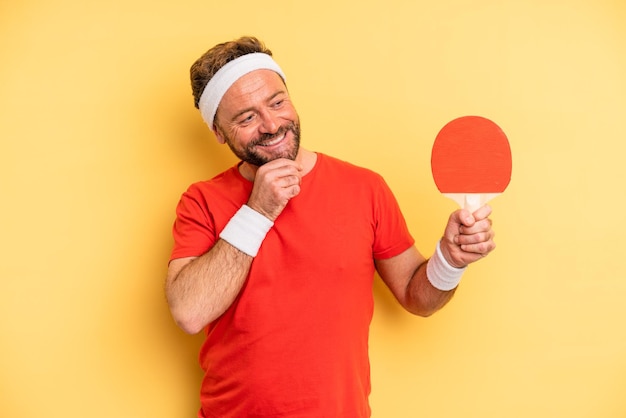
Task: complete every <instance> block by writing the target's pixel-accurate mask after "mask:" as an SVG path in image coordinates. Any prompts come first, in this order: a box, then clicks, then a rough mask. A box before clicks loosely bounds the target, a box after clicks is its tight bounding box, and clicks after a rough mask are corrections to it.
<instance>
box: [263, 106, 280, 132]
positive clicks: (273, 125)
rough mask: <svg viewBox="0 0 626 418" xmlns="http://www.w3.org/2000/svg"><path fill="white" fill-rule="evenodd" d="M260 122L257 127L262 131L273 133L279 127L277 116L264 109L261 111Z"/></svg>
mask: <svg viewBox="0 0 626 418" xmlns="http://www.w3.org/2000/svg"><path fill="white" fill-rule="evenodd" d="M260 116H261V124H260V126H259V129H260V131H261V132H262V133H267V134H275V133H276V132H277V131H278V129H279V128H280V123H278V118H277V117H276V115H274V114H272V112H270V111H268V110H265V111H263V112H261V115H260Z"/></svg>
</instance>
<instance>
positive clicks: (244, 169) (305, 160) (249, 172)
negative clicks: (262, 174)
mask: <svg viewBox="0 0 626 418" xmlns="http://www.w3.org/2000/svg"><path fill="white" fill-rule="evenodd" d="M296 161H297V162H299V163H300V164H301V165H302V175H303V176H305V175H307V174H308V173H309V172H310V171H311V170H313V167H315V163H316V162H317V154H316V153H314V152H312V151H309V150H306V149H304V148H300V149H299V150H298V155H297V156H296ZM258 169H259V166H257V165H254V164H250V163H247V162H245V161H244V162H243V163H241V165H240V166H239V172H240V173H241V175H242V176H243V177H244V178H245V179H246V180H249V181H254V177H255V175H256V172H257V170H258Z"/></svg>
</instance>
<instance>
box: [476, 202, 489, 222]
mask: <svg viewBox="0 0 626 418" xmlns="http://www.w3.org/2000/svg"><path fill="white" fill-rule="evenodd" d="M491 212H492V209H491V206H489V205H483V206H481V207H479V208H478V209H476V210H475V211H474V213H473V214H472V215H473V216H474V219H476V220H480V219H485V218H487V217H489V215H491Z"/></svg>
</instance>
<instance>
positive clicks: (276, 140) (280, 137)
mask: <svg viewBox="0 0 626 418" xmlns="http://www.w3.org/2000/svg"><path fill="white" fill-rule="evenodd" d="M286 135H287V132H286V131H285V132H282V133H281V134H279V135H277V136H275V137H274V138H272V139H270V140H269V141H263V142H261V143H259V144H258V146H260V147H271V146H273V145H276V144H278V143H280V142H282V140H283V139H285V136H286Z"/></svg>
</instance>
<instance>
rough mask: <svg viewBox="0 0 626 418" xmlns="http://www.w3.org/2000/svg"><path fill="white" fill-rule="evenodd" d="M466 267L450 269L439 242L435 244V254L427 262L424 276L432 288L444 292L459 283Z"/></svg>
mask: <svg viewBox="0 0 626 418" xmlns="http://www.w3.org/2000/svg"><path fill="white" fill-rule="evenodd" d="M465 269H466V267H462V268H457V267H452V266H451V265H450V264H449V263H448V262H447V261H446V259H445V258H444V256H443V254H442V253H441V248H440V241H438V242H437V248H436V249H435V254H433V256H432V257H430V259H429V260H428V264H427V265H426V276H427V277H428V281H429V282H430V284H432V285H433V286H434V287H436V288H437V289H439V290H442V291H444V292H447V291H448V290H452V289H454V288H455V287H457V286H458V285H459V283H460V282H461V276H462V275H463V272H464V271H465Z"/></svg>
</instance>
